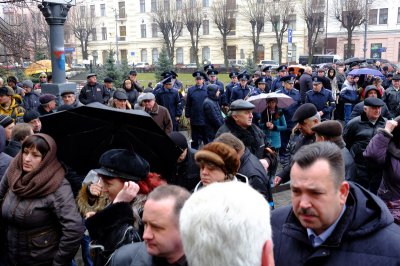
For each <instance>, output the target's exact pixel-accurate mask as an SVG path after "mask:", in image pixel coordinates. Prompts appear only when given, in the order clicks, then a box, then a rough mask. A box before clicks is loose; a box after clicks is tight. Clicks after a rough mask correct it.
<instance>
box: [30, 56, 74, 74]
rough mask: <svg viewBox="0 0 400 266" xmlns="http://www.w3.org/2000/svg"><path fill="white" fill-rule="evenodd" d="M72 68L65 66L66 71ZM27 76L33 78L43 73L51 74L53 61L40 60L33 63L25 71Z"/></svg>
mask: <svg viewBox="0 0 400 266" xmlns="http://www.w3.org/2000/svg"><path fill="white" fill-rule="evenodd" d="M70 69H71V68H70V67H69V66H68V65H67V64H65V70H67V71H68V70H70ZM24 72H25V75H26V76H32V75H35V74H40V73H42V72H44V73H51V72H52V69H51V60H40V61H37V62H34V63H31V64H30V65H29V66H28V67H27V68H26V69H25V71H24Z"/></svg>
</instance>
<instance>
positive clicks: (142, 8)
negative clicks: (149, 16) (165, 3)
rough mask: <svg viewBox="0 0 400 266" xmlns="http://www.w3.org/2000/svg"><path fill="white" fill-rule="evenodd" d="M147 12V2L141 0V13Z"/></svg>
mask: <svg viewBox="0 0 400 266" xmlns="http://www.w3.org/2000/svg"><path fill="white" fill-rule="evenodd" d="M145 12H146V3H145V1H144V0H140V13H145Z"/></svg>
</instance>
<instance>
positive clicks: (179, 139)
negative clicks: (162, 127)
mask: <svg viewBox="0 0 400 266" xmlns="http://www.w3.org/2000/svg"><path fill="white" fill-rule="evenodd" d="M168 137H170V139H171V140H172V141H173V142H174V143H175V144H176V145H177V146H178V147H179V148H180V149H181V150H185V149H187V148H188V143H187V140H186V138H185V136H184V135H182V133H179V132H177V131H173V132H171V133H169V134H168Z"/></svg>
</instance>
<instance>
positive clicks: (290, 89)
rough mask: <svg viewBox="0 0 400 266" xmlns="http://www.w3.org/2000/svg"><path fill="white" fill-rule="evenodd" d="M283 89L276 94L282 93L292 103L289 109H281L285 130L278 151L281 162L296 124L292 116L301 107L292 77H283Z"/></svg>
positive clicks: (282, 132) (298, 93)
mask: <svg viewBox="0 0 400 266" xmlns="http://www.w3.org/2000/svg"><path fill="white" fill-rule="evenodd" d="M281 80H282V82H283V88H282V89H281V90H279V91H277V92H278V93H283V94H285V95H287V96H289V97H290V98H292V99H293V100H294V103H292V105H290V106H289V107H286V108H283V109H282V111H283V114H284V115H285V119H286V125H287V129H286V130H284V131H281V148H280V149H279V154H280V156H281V160H283V159H284V158H283V157H284V154H285V150H286V147H287V145H288V143H289V139H290V134H292V130H293V128H294V127H295V126H296V124H297V123H296V122H295V121H292V118H293V115H294V113H295V112H296V110H297V108H299V107H300V105H301V97H300V92H299V91H298V90H296V89H295V88H294V83H295V78H294V77H292V76H285V77H283V78H282V79H281Z"/></svg>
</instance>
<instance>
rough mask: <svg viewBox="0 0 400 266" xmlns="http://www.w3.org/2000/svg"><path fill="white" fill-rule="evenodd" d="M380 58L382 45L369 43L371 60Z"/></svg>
mask: <svg viewBox="0 0 400 266" xmlns="http://www.w3.org/2000/svg"><path fill="white" fill-rule="evenodd" d="M381 56H382V44H381V43H371V58H381Z"/></svg>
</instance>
